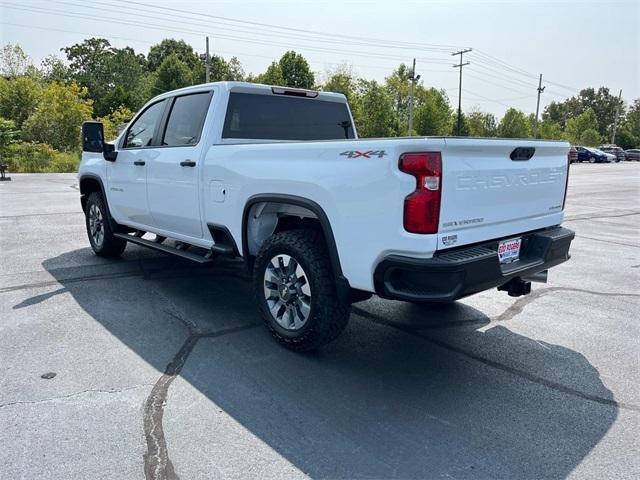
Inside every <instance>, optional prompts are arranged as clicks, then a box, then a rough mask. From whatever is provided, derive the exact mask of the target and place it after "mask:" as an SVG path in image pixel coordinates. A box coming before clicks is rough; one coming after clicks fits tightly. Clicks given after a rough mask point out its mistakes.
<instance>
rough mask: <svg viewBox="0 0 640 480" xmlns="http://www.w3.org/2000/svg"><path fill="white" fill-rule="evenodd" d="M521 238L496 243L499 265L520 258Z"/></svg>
mask: <svg viewBox="0 0 640 480" xmlns="http://www.w3.org/2000/svg"><path fill="white" fill-rule="evenodd" d="M521 244H522V239H521V238H512V239H509V240H503V241H501V242H500V243H498V259H499V260H500V263H503V264H504V263H512V262H515V261H516V260H518V259H519V258H520V245H521Z"/></svg>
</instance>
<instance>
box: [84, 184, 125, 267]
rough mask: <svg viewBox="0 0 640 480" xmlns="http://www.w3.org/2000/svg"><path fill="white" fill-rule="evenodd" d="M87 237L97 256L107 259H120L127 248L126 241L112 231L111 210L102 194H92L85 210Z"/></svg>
mask: <svg viewBox="0 0 640 480" xmlns="http://www.w3.org/2000/svg"><path fill="white" fill-rule="evenodd" d="M84 214H85V224H86V226H87V236H88V237H89V242H90V243H91V248H92V249H93V251H94V252H95V254H96V255H98V256H100V257H105V258H114V257H119V256H120V255H122V252H124V249H125V248H126V247H127V242H126V240H122V239H121V238H117V237H116V236H114V235H113V230H111V222H110V217H109V210H108V209H107V207H106V202H105V201H104V198H103V197H102V193H100V192H92V193H91V194H90V195H89V198H87V203H86V205H85V209H84Z"/></svg>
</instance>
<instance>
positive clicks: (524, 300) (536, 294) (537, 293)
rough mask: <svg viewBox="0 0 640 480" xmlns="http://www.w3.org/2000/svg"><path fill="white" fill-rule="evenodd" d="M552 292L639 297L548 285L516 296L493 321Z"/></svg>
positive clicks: (505, 316)
mask: <svg viewBox="0 0 640 480" xmlns="http://www.w3.org/2000/svg"><path fill="white" fill-rule="evenodd" d="M553 292H575V293H586V294H587V295H596V296H601V297H632V298H633V297H635V298H639V297H640V294H638V293H617V292H598V291H596V290H587V289H584V288H573V287H548V288H541V289H540V290H534V291H533V292H531V293H530V294H529V295H525V296H524V297H520V298H518V299H517V300H516V301H515V302H513V304H512V305H511V306H510V307H509V308H507V309H506V310H505V311H504V312H503V313H502V314H500V315H498V316H497V317H496V318H495V319H494V321H495V322H505V321H507V320H511V319H512V318H513V317H515V316H516V315H519V314H520V313H522V311H523V310H524V308H525V307H526V306H527V305H529V304H530V303H532V302H534V301H535V300H537V299H538V298H540V297H543V296H545V295H547V294H549V293H553Z"/></svg>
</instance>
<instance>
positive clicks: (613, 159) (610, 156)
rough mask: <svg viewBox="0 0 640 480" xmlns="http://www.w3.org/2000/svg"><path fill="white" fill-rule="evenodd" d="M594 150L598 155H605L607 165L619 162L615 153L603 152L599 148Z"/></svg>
mask: <svg viewBox="0 0 640 480" xmlns="http://www.w3.org/2000/svg"><path fill="white" fill-rule="evenodd" d="M592 150H594V151H596V152H598V153H602V154H604V156H605V158H606V160H605V162H607V163H613V162H617V161H618V158H617V157H616V156H615V155H614V154H613V153H607V152H603V151H602V150H600V149H599V148H592Z"/></svg>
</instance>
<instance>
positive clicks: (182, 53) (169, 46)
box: [147, 38, 202, 72]
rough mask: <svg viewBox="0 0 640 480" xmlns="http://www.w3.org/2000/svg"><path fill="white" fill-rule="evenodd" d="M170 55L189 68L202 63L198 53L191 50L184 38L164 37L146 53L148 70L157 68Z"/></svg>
mask: <svg viewBox="0 0 640 480" xmlns="http://www.w3.org/2000/svg"><path fill="white" fill-rule="evenodd" d="M170 55H175V56H176V57H178V59H179V60H181V61H182V62H184V63H185V64H186V65H187V67H189V69H190V70H193V69H195V68H196V66H197V65H198V64H202V61H201V60H200V57H198V54H197V53H196V52H195V51H194V50H193V47H192V46H191V45H189V44H188V43H186V42H185V41H184V40H175V39H173V38H165V39H164V40H162V41H161V42H160V43H158V44H157V45H153V46H152V47H151V48H150V49H149V54H148V55H147V62H148V67H149V70H150V71H152V72H155V71H156V70H158V69H159V68H160V65H162V62H164V60H165V59H166V58H167V57H169V56H170Z"/></svg>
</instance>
